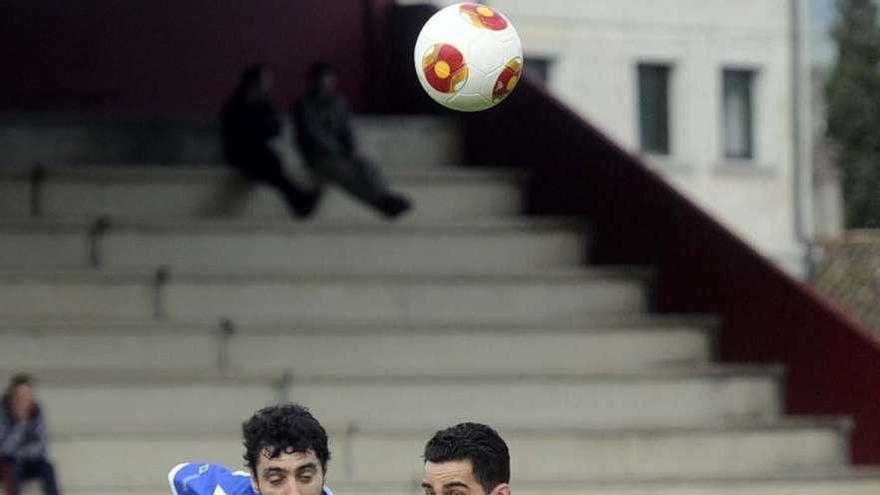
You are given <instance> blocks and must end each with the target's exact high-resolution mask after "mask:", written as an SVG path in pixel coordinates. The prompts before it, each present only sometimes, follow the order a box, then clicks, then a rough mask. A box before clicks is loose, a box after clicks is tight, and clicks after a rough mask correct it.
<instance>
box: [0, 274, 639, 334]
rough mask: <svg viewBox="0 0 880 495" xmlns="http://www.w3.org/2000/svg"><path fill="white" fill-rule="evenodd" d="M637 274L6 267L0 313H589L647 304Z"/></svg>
mask: <svg viewBox="0 0 880 495" xmlns="http://www.w3.org/2000/svg"><path fill="white" fill-rule="evenodd" d="M645 280H646V273H645V272H644V271H641V270H634V269H591V270H573V271H568V272H560V273H546V272H544V273H534V272H531V273H523V274H508V275H451V276H439V275H438V276H418V275H413V276H409V275H401V276H391V275H388V276H366V275H364V276H361V275H338V276H337V275H292V274H291V275H230V274H191V275H186V274H180V275H178V274H175V273H170V274H169V273H167V272H159V273H157V274H156V275H150V274H146V273H140V274H139V273H95V272H52V273H35V272H20V273H12V272H5V273H3V274H0V300H2V301H4V305H3V307H0V317H2V318H6V319H11V320H15V319H19V320H22V319H29V318H41V319H60V320H67V321H70V320H74V319H86V320H91V321H94V320H97V321H101V320H104V321H107V320H120V319H141V320H144V319H152V318H158V319H171V320H182V321H208V322H216V321H217V319H218V318H221V317H229V318H233V319H236V320H240V321H242V322H272V323H275V322H279V321H311V322H314V321H335V322H349V323H350V322H357V323H369V322H387V321H389V320H396V321H401V322H410V323H413V322H415V323H443V322H463V321H466V322H471V323H474V322H492V321H495V322H500V321H504V322H510V321H522V322H539V321H540V322H545V321H548V320H550V321H578V322H586V321H589V318H590V316H591V315H608V314H621V313H634V312H636V313H637V312H642V311H645V310H646V309H647V296H646V290H645Z"/></svg>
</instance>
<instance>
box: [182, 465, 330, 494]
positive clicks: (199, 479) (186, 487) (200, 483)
mask: <svg viewBox="0 0 880 495" xmlns="http://www.w3.org/2000/svg"><path fill="white" fill-rule="evenodd" d="M168 483H169V484H170V485H171V493H172V495H259V494H258V493H257V492H255V491H254V489H253V487H251V477H250V474H248V473H247V472H246V471H235V472H233V471H231V470H229V469H228V468H226V467H224V466H220V465H219V464H191V463H184V464H179V465H177V466H175V467H174V469H172V470H171V472H170V473H168ZM324 495H333V492H331V491H330V489H329V488H327V487H324Z"/></svg>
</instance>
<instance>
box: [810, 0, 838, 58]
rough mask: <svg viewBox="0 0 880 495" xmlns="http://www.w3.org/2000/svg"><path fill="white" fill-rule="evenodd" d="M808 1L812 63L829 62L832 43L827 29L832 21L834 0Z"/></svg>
mask: <svg viewBox="0 0 880 495" xmlns="http://www.w3.org/2000/svg"><path fill="white" fill-rule="evenodd" d="M809 1H810V10H809V15H810V41H811V46H810V49H811V52H812V53H811V55H812V58H813V62H814V63H819V64H829V63H831V62H832V61H833V60H834V44H833V43H832V42H831V38H830V36H829V35H828V29H829V28H830V27H831V24H832V23H833V22H834V0H809Z"/></svg>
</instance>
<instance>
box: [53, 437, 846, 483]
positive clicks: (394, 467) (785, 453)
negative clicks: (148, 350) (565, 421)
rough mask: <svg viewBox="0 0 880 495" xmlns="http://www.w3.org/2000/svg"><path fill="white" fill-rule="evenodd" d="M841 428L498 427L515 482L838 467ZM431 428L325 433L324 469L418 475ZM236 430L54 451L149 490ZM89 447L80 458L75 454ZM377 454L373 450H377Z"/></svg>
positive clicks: (236, 440) (212, 455) (80, 471)
mask: <svg viewBox="0 0 880 495" xmlns="http://www.w3.org/2000/svg"><path fill="white" fill-rule="evenodd" d="M847 432H848V429H847V427H846V426H844V425H843V424H842V423H841V422H838V421H790V422H780V423H771V424H766V425H719V426H717V427H711V428H666V429H652V430H611V431H596V430H563V429H551V430H506V431H503V432H501V433H502V435H503V436H504V438H505V441H506V442H507V444H508V447H509V448H510V453H511V463H512V465H511V470H512V472H513V473H514V474H515V475H516V478H517V479H519V480H530V479H536V480H541V479H546V480H550V479H563V480H564V479H569V478H571V476H573V475H576V476H578V477H580V478H582V479H584V480H611V479H616V480H619V479H628V478H658V477H693V476H731V475H742V476H745V475H766V474H770V473H774V472H780V471H789V472H795V471H800V470H810V469H816V468H827V467H831V466H840V467H842V466H843V465H844V463H845V459H846V444H847V442H846V440H845V439H846V436H847ZM432 433H433V431H431V430H425V431H408V430H361V429H357V428H350V429H348V430H331V431H329V437H330V451H331V453H332V460H331V463H330V468H329V474H330V477H331V479H332V480H333V481H334V482H336V483H339V482H347V483H348V482H356V481H360V482H369V483H379V482H382V481H392V480H393V481H397V482H401V481H405V480H410V479H416V478H418V477H419V476H421V473H422V462H421V459H420V456H421V453H422V451H423V449H424V445H425V442H426V441H427V440H428V438H430V436H431V435H432ZM240 450H241V440H240V437H239V434H238V433H237V432H229V433H223V434H217V433H214V434H208V435H193V434H190V433H186V432H180V433H176V432H167V433H164V434H151V435H143V434H122V435H117V434H114V435H101V434H98V435H63V434H56V435H55V436H54V437H53V443H52V452H53V456H54V457H55V459H56V460H57V462H58V464H59V466H62V467H63V469H62V473H61V474H62V477H63V478H64V481H65V482H66V483H68V484H72V485H88V484H89V483H95V482H96V481H98V482H100V483H101V484H102V485H103V486H105V487H126V486H150V485H151V484H154V483H155V481H156V480H155V476H156V474H155V473H157V472H161V471H163V470H166V471H167V470H168V469H169V467H170V466H169V462H170V463H171V465H174V464H176V463H178V462H184V461H193V462H196V461H198V462H201V461H204V460H210V461H211V462H216V463H220V464H224V465H226V466H231V467H233V468H238V467H239V466H241V464H242V462H241V455H240ZM83 452H88V453H89V455H88V456H83V455H82V453H83ZM377 453H381V455H377Z"/></svg>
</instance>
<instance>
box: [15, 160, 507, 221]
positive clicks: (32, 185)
mask: <svg viewBox="0 0 880 495" xmlns="http://www.w3.org/2000/svg"><path fill="white" fill-rule="evenodd" d="M450 164H451V162H450ZM386 175H387V177H386V178H387V179H388V181H389V182H390V183H391V184H392V185H393V187H394V188H395V189H399V190H400V191H402V192H403V193H405V194H407V195H408V196H409V197H410V198H411V199H412V200H413V202H414V203H415V205H416V206H415V208H414V209H413V210H412V211H411V212H409V213H407V215H406V216H404V217H403V218H402V219H401V220H399V221H398V222H402V223H418V222H421V221H424V220H450V219H470V218H473V217H476V216H479V217H491V216H509V215H514V214H518V213H519V212H520V211H521V208H522V202H521V194H520V183H521V180H522V178H521V176H520V175H517V174H512V173H510V172H509V171H497V172H493V171H467V170H464V169H459V170H456V169H453V168H452V167H446V168H442V167H440V168H437V170H411V169H389V170H387V174H386ZM0 192H3V198H2V199H0V218H27V217H30V216H33V215H34V214H38V215H40V216H41V217H42V218H50V219H52V218H63V219H70V218H73V219H94V218H97V217H102V216H110V217H113V218H117V219H125V220H143V219H147V220H159V221H163V220H168V219H176V220H184V219H204V218H262V219H277V220H286V221H291V218H290V214H289V212H288V210H287V208H286V205H285V204H284V202H283V201H282V200H281V198H280V196H279V195H278V193H277V192H276V191H274V190H272V189H270V188H268V187H266V186H263V185H257V184H255V183H252V182H249V181H246V180H244V179H243V178H242V177H241V176H240V175H239V174H238V173H236V172H233V171H231V170H229V169H227V168H225V167H222V166H219V165H218V166H214V167H193V166H186V167H173V168H168V167H165V168H160V167H156V166H153V167H143V166H142V167H133V166H126V165H119V166H115V167H109V166H104V167H96V166H78V167H55V168H48V169H45V171H44V175H42V176H41V179H40V180H39V181H37V182H33V181H32V180H31V171H29V170H27V169H7V170H4V169H0ZM32 197H33V201H32ZM315 218H317V219H335V220H339V219H356V220H360V221H372V222H375V223H384V220H382V219H381V218H380V217H379V216H378V215H377V214H376V213H375V212H374V211H373V210H372V209H370V208H367V207H366V206H364V205H363V204H362V203H360V202H358V201H356V200H354V199H353V198H351V197H350V196H349V195H348V194H347V193H344V192H342V191H340V190H338V189H336V188H332V187H331V188H330V189H328V191H327V195H326V196H325V197H324V198H323V199H322V201H321V203H320V205H319V208H318V210H317V212H316V214H315Z"/></svg>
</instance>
